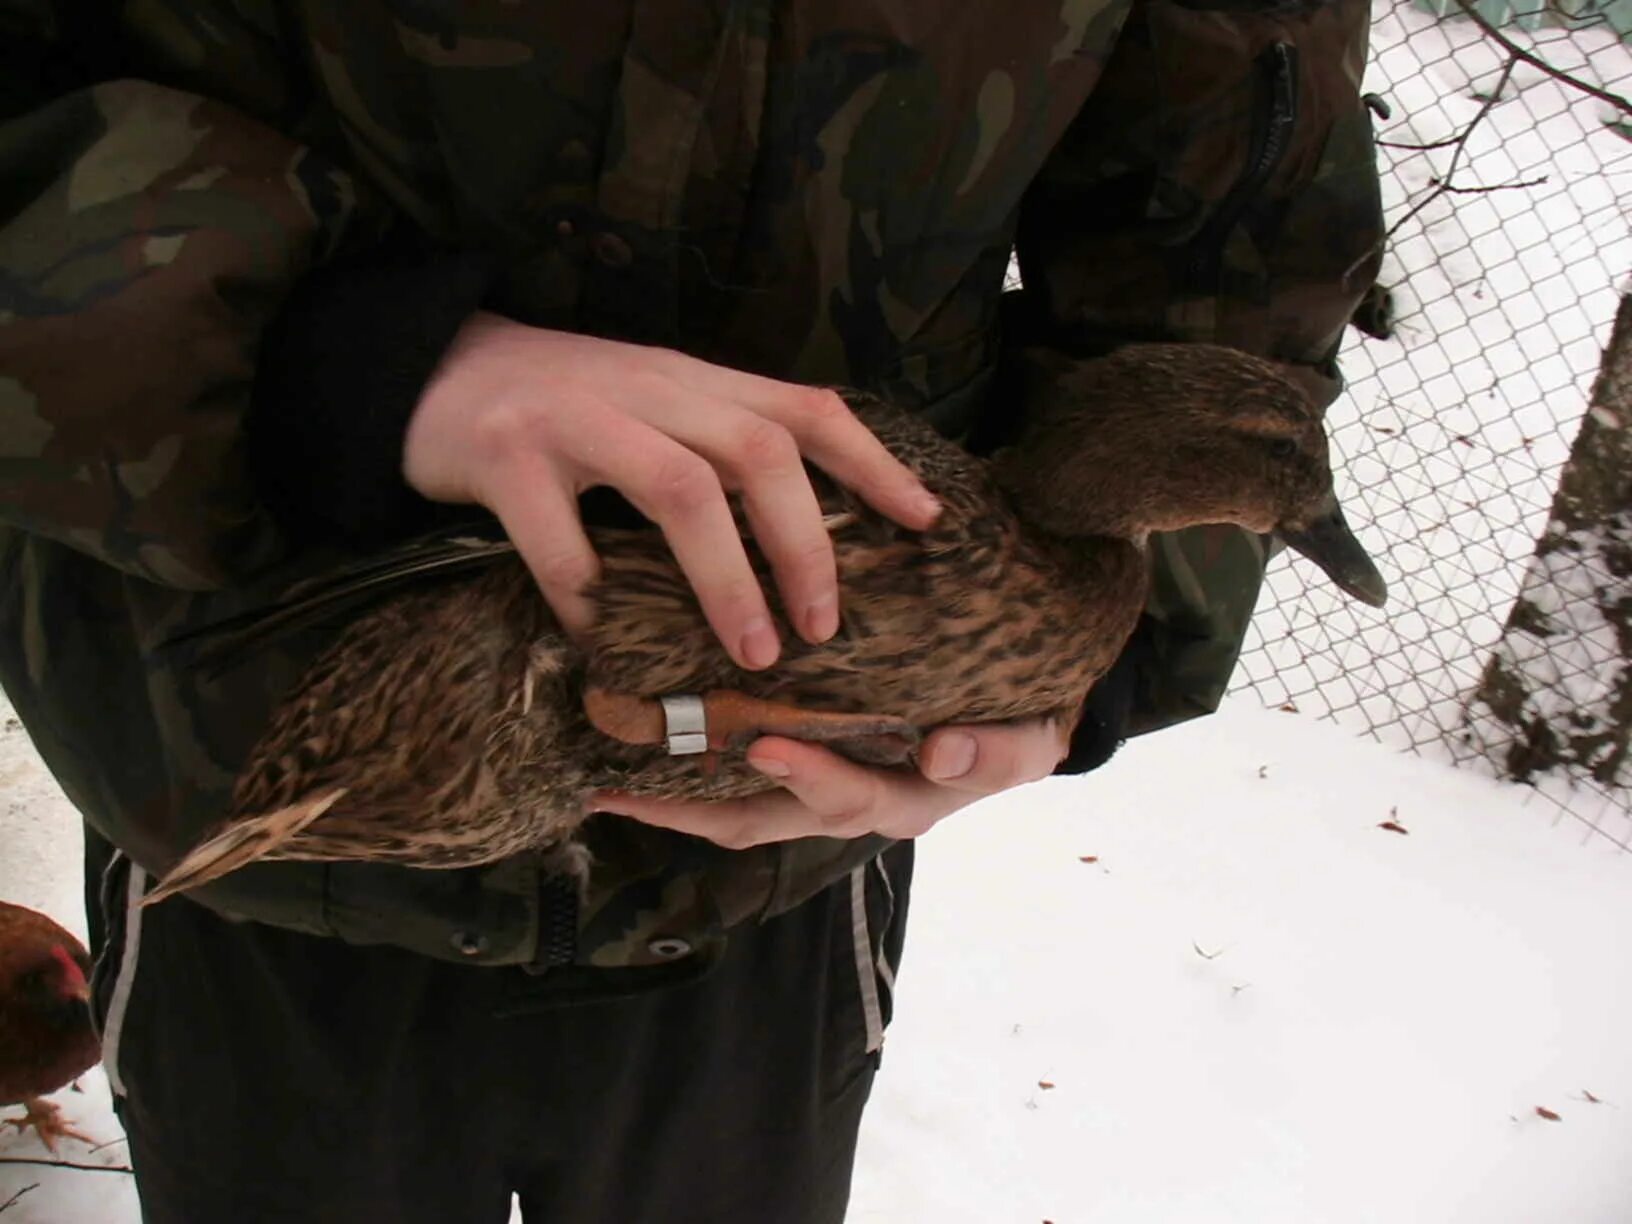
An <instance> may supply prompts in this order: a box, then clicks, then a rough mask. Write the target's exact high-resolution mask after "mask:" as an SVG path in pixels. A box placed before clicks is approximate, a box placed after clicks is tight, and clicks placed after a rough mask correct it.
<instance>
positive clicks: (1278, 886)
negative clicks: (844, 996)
mask: <svg viewBox="0 0 1632 1224" xmlns="http://www.w3.org/2000/svg"><path fill="white" fill-rule="evenodd" d="M0 751H3V752H4V756H3V758H0V760H3V761H4V764H3V765H0V778H5V779H7V785H8V793H18V792H10V791H9V788H10V787H13V786H16V785H17V784H18V782H19V781H21V783H22V785H23V787H24V788H25V789H24V790H22V791H21V792H20V793H22V794H24V795H27V796H28V799H27V801H26V802H22V803H13V804H10V805H8V808H7V810H6V813H5V815H4V816H3V817H0V838H3V839H4V842H5V844H6V846H7V853H6V855H5V859H4V863H3V864H0V896H4V897H6V898H8V899H14V900H18V901H21V902H24V903H27V904H31V905H36V906H40V907H42V908H44V909H46V910H48V911H49V912H51V913H53V914H54V915H56V916H57V917H59V918H61V919H63V920H64V921H66V922H68V923H69V924H70V925H75V926H79V927H81V929H82V927H83V917H82V914H81V911H80V909H79V893H78V879H77V871H76V863H77V842H78V832H77V828H76V826H75V823H74V820H73V817H72V814H71V812H70V811H69V810H68V808H67V805H66V804H65V803H64V802H63V801H62V800H61V799H60V798H58V797H56V796H55V795H54V794H53V793H51V792H50V791H49V788H48V786H47V784H45V783H43V782H42V781H41V774H40V772H39V767H38V765H37V763H35V762H34V761H33V760H32V759H31V757H30V755H29V751H28V749H27V745H26V741H25V740H24V738H23V737H22V736H21V734H20V733H15V732H14V733H12V734H10V735H7V736H4V737H0ZM1528 798H1529V795H1528V792H1526V791H1524V790H1522V789H1521V788H1518V787H1513V786H1507V785H1503V784H1500V783H1497V782H1494V781H1492V780H1490V779H1487V778H1483V777H1480V776H1478V775H1475V774H1473V773H1471V772H1467V771H1456V770H1453V769H1452V768H1450V767H1449V766H1448V765H1445V764H1443V763H1439V762H1432V761H1424V760H1419V759H1415V758H1412V757H1409V756H1405V755H1402V754H1400V753H1397V752H1395V751H1392V750H1390V749H1387V748H1385V747H1383V746H1381V745H1378V744H1375V743H1371V742H1368V741H1365V740H1361V739H1356V738H1355V737H1353V736H1352V735H1351V734H1349V733H1348V732H1346V731H1343V730H1341V729H1339V728H1336V727H1333V726H1331V725H1330V724H1327V723H1323V722H1319V721H1317V720H1314V719H1311V718H1307V717H1302V716H1298V715H1291V714H1283V713H1279V712H1275V711H1264V710H1258V709H1255V708H1253V707H1252V706H1251V705H1250V704H1249V703H1247V702H1241V701H1233V702H1229V703H1227V704H1226V707H1225V709H1224V710H1223V711H1222V712H1221V713H1220V714H1218V715H1215V716H1214V717H1212V718H1209V719H1203V720H1201V721H1200V722H1197V723H1193V724H1190V725H1187V726H1185V727H1180V728H1176V729H1174V730H1172V731H1169V732H1164V733H1162V734H1160V735H1156V736H1152V737H1148V738H1146V739H1143V740H1136V741H1134V742H1133V743H1131V744H1129V745H1128V746H1127V748H1125V749H1124V750H1123V752H1122V753H1121V754H1120V755H1119V756H1118V757H1117V758H1116V759H1115V760H1114V761H1113V762H1112V764H1111V765H1110V766H1109V767H1108V768H1106V769H1105V770H1103V771H1101V772H1099V773H1098V774H1093V775H1088V776H1085V777H1082V778H1073V779H1056V780H1051V781H1049V782H1045V783H1042V784H1039V785H1037V786H1034V787H1030V788H1027V789H1025V790H1022V791H1019V792H1014V793H1011V794H1009V795H1006V796H1001V797H999V798H997V799H995V800H992V801H989V802H987V803H985V804H983V805H981V806H979V807H976V808H972V809H969V810H968V811H966V812H964V813H962V814H960V815H959V816H957V817H955V818H953V819H952V820H950V821H948V822H946V823H945V824H944V825H942V826H941V827H940V828H938V829H936V830H934V831H933V832H932V833H931V834H930V835H929V836H927V837H926V838H924V839H923V840H922V842H921V843H920V854H921V858H920V866H919V870H918V881H917V884H916V886H915V888H914V893H913V901H912V919H911V933H910V936H909V939H908V941H907V952H906V957H905V961H904V964H903V965H902V966H901V973H900V977H899V984H900V995H899V997H898V1010H897V1013H896V1018H895V1022H894V1024H893V1025H892V1027H891V1030H890V1034H889V1038H888V1041H887V1044H886V1048H885V1057H884V1064H883V1069H882V1071H881V1073H880V1076H879V1079H878V1082H877V1086H876V1088H875V1091H874V1099H873V1103H872V1106H871V1107H870V1110H869V1112H868V1115H867V1119H866V1122H865V1124H864V1127H863V1134H862V1141H861V1151H860V1158H859V1165H858V1169H857V1175H856V1187H855V1198H854V1202H853V1206H852V1210H851V1215H850V1218H851V1220H852V1221H854V1222H855V1224H868V1222H882V1224H907V1222H914V1221H921V1220H923V1221H928V1220H933V1221H936V1224H1008V1222H1010V1221H1012V1222H1014V1224H1037V1222H1038V1221H1041V1220H1045V1219H1046V1220H1053V1221H1055V1222H1056V1224H1069V1222H1070V1221H1076V1220H1088V1219H1104V1220H1114V1221H1116V1222H1117V1224H1147V1222H1148V1224H1187V1222H1189V1221H1207V1222H1208V1224H1214V1222H1228V1221H1236V1220H1239V1221H1244V1222H1250V1224H1280V1222H1283V1221H1284V1222H1285V1224H1307V1222H1308V1221H1311V1220H1316V1221H1320V1222H1321V1224H1348V1222H1349V1221H1354V1222H1356V1224H1358V1222H1360V1221H1368V1222H1369V1221H1376V1220H1389V1221H1394V1222H1399V1224H1407V1222H1410V1221H1423V1222H1424V1224H1460V1222H1462V1221H1467V1222H1468V1224H1532V1222H1533V1221H1536V1220H1542V1219H1549V1220H1568V1221H1570V1222H1571V1224H1599V1222H1602V1224H1624V1222H1625V1221H1626V1220H1627V1219H1632V1172H1628V1170H1627V1166H1626V1160H1625V1154H1626V1152H1628V1151H1632V1045H1629V1044H1628V1043H1627V1042H1626V1040H1625V1034H1626V1033H1627V1032H1629V1031H1632V855H1627V854H1625V853H1624V852H1621V851H1618V850H1616V849H1615V848H1614V847H1613V846H1611V845H1609V843H1607V842H1605V841H1603V840H1602V839H1597V838H1594V839H1591V840H1589V841H1587V842H1586V843H1585V844H1583V842H1582V838H1581V837H1580V834H1579V832H1578V831H1577V829H1576V827H1575V826H1574V825H1572V824H1568V823H1566V824H1562V825H1555V824H1553V823H1552V822H1551V821H1550V820H1549V819H1548V818H1547V812H1546V811H1545V809H1542V808H1539V807H1538V806H1536V805H1535V804H1533V803H1527V802H1526V801H1527V799H1528ZM1391 817H1392V818H1394V819H1395V820H1396V822H1397V823H1398V824H1399V825H1400V826H1401V827H1402V828H1405V829H1406V830H1408V831H1407V832H1406V833H1403V834H1402V833H1396V832H1391V831H1389V830H1386V829H1383V828H1380V827H1379V825H1380V823H1381V822H1383V821H1385V820H1389V819H1390V818H1391ZM1085 855H1087V856H1095V857H1096V858H1097V860H1098V861H1097V862H1091V863H1089V862H1083V861H1081V860H1082V856H1085ZM1045 1081H1046V1082H1048V1083H1051V1084H1053V1085H1054V1087H1053V1088H1051V1089H1045V1088H1043V1087H1041V1086H1040V1083H1041V1082H1045ZM85 1083H86V1087H87V1089H88V1091H87V1093H86V1094H85V1095H83V1096H76V1095H74V1094H73V1093H71V1092H64V1093H61V1094H59V1095H58V1098H57V1099H58V1100H59V1101H61V1102H62V1104H63V1106H64V1107H65V1109H67V1110H68V1111H69V1112H70V1114H71V1115H72V1117H73V1118H74V1120H75V1121H76V1122H78V1123H79V1124H80V1125H81V1126H82V1127H84V1128H85V1129H87V1130H88V1131H89V1132H90V1133H91V1134H92V1135H94V1136H95V1137H97V1138H98V1139H108V1140H112V1139H116V1138H117V1137H118V1134H119V1130H118V1127H117V1125H116V1123H115V1122H114V1120H113V1119H112V1117H111V1116H110V1115H109V1113H108V1111H107V1107H106V1088H105V1085H104V1082H103V1080H102V1077H101V1074H100V1073H99V1072H97V1073H93V1074H92V1075H90V1076H87V1077H86V1080H85ZM1586 1093H1591V1094H1592V1095H1593V1096H1595V1097H1598V1098H1600V1100H1601V1101H1602V1103H1601V1104H1592V1103H1591V1102H1589V1101H1588V1100H1587V1099H1586V1096H1585V1094H1586ZM1537 1106H1543V1107H1545V1108H1548V1109H1551V1110H1553V1111H1555V1112H1556V1113H1558V1114H1559V1116H1560V1118H1561V1120H1560V1121H1558V1122H1549V1121H1546V1120H1544V1119H1542V1118H1541V1117H1539V1116H1538V1115H1537V1114H1536V1113H1535V1109H1536V1107H1537ZM24 1154H27V1155H35V1156H41V1155H43V1154H44V1153H43V1152H41V1151H40V1149H39V1147H38V1144H37V1143H36V1142H35V1141H34V1140H33V1139H32V1138H28V1139H20V1138H18V1137H16V1136H11V1137H8V1138H3V1139H0V1155H24ZM64 1154H65V1155H68V1156H70V1157H71V1158H74V1159H81V1160H85V1159H88V1160H92V1161H106V1162H109V1163H119V1162H121V1161H122V1160H123V1159H124V1149H123V1148H122V1147H121V1146H114V1147H111V1148H108V1149H106V1150H104V1151H103V1152H100V1153H96V1154H94V1155H89V1156H87V1155H86V1154H85V1153H84V1152H83V1151H82V1150H81V1149H80V1147H79V1145H77V1144H72V1143H70V1144H68V1145H67V1146H66V1149H65V1153H64ZM31 1182H38V1183H39V1189H38V1190H36V1191H34V1192H32V1193H31V1194H29V1195H28V1196H27V1197H25V1198H24V1199H22V1200H20V1201H19V1202H18V1204H17V1205H16V1206H15V1207H14V1208H13V1209H12V1211H11V1212H9V1213H7V1218H6V1224H134V1221H135V1220H136V1219H137V1215H136V1207H135V1201H134V1193H133V1191H132V1188H131V1186H130V1181H129V1179H128V1178H125V1177H118V1176H113V1175H108V1174H93V1173H79V1172H69V1171H52V1170H45V1169H37V1168H25V1167H6V1166H0V1202H4V1201H5V1199H6V1198H7V1197H8V1196H9V1194H10V1193H12V1192H14V1191H15V1190H16V1189H18V1188H20V1187H22V1186H24V1185H27V1184H29V1183H31Z"/></svg>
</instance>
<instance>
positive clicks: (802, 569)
mask: <svg viewBox="0 0 1632 1224" xmlns="http://www.w3.org/2000/svg"><path fill="white" fill-rule="evenodd" d="M648 410H649V409H648ZM635 412H636V415H641V412H640V410H639V409H636V410H635ZM643 419H646V420H647V422H648V423H649V424H651V425H653V426H654V427H655V428H657V429H658V430H659V431H660V432H662V433H665V434H667V435H668V436H669V437H671V438H673V439H674V440H675V441H677V442H680V443H682V444H683V445H685V446H688V447H690V448H691V449H692V450H695V451H696V452H697V453H698V454H700V455H701V456H703V458H705V459H707V460H708V461H709V462H710V463H712V464H713V465H714V467H715V468H716V469H717V470H718V471H720V472H721V473H722V474H723V475H724V476H725V478H726V482H727V484H728V485H729V487H732V488H735V489H740V490H741V491H742V498H743V506H744V509H745V510H746V511H747V515H748V522H749V525H750V527H752V529H753V532H754V539H755V540H756V541H758V543H759V547H760V549H761V550H762V551H763V552H764V554H765V557H766V559H767V560H768V561H769V562H770V563H771V570H772V572H773V573H774V574H775V575H776V583H777V587H778V588H779V589H780V590H781V592H782V602H783V605H784V606H785V607H786V608H787V609H788V619H789V620H791V621H792V622H793V624H794V625H795V626H796V627H797V628H798V629H799V631H800V633H801V634H803V635H804V637H805V638H806V639H807V640H809V641H812V642H824V641H826V640H827V639H828V638H830V637H832V636H833V634H834V633H836V632H838V628H839V585H838V566H837V564H836V563H835V561H834V559H833V538H832V536H830V535H829V534H828V532H827V529H826V528H825V527H824V526H823V524H822V508H821V505H820V504H819V503H818V502H817V500H816V491H815V490H814V489H813V488H811V486H810V476H809V474H808V473H807V472H806V470H805V465H804V461H803V460H802V459H801V458H800V455H799V444H798V443H797V442H795V441H794V438H793V435H792V434H791V433H789V432H788V431H787V430H786V429H784V428H783V427H782V426H780V425H778V424H777V423H776V422H775V421H772V420H770V419H768V418H766V417H763V416H759V415H757V414H755V413H752V412H749V411H746V410H745V409H742V408H739V407H738V406H737V405H736V404H735V403H732V402H729V401H722V400H720V399H718V398H716V397H713V396H705V395H701V394H698V393H697V392H694V391H692V390H690V389H689V388H686V387H682V386H681V385H680V384H678V383H669V384H668V386H667V388H666V389H665V402H664V403H663V417H662V419H661V420H656V419H652V418H646V417H643Z"/></svg>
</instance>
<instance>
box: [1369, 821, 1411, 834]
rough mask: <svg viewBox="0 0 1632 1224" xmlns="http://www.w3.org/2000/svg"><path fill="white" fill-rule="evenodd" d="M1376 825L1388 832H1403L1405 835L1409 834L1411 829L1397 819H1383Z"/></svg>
mask: <svg viewBox="0 0 1632 1224" xmlns="http://www.w3.org/2000/svg"><path fill="white" fill-rule="evenodd" d="M1377 827H1378V828H1379V829H1387V830H1388V831H1389V832H1390V833H1403V834H1405V835H1406V836H1407V837H1409V836H1410V835H1411V830H1410V829H1408V828H1406V827H1405V826H1404V825H1402V824H1401V823H1400V822H1399V821H1397V820H1385V821H1383V822H1382V823H1381V824H1380V825H1378V826H1377Z"/></svg>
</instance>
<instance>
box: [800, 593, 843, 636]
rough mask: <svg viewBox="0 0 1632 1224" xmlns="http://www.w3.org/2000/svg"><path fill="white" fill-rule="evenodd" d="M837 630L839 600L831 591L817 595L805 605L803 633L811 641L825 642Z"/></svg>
mask: <svg viewBox="0 0 1632 1224" xmlns="http://www.w3.org/2000/svg"><path fill="white" fill-rule="evenodd" d="M838 631H839V601H838V598H837V597H836V596H834V595H833V594H832V593H831V592H829V593H828V594H826V595H818V596H817V597H816V598H815V599H813V600H811V601H810V603H809V604H808V605H806V607H805V633H806V634H807V635H808V636H809V637H810V640H811V641H813V642H825V641H827V639H828V638H830V637H832V636H833V635H834V634H835V633H837V632H838Z"/></svg>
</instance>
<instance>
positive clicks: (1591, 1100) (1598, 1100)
mask: <svg viewBox="0 0 1632 1224" xmlns="http://www.w3.org/2000/svg"><path fill="white" fill-rule="evenodd" d="M1581 1099H1582V1100H1583V1101H1586V1102H1587V1103H1588V1104H1589V1105H1602V1104H1603V1103H1604V1102H1603V1098H1602V1097H1595V1096H1593V1095H1592V1093H1590V1092H1588V1091H1587V1090H1586V1089H1585V1088H1583V1089H1581Z"/></svg>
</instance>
